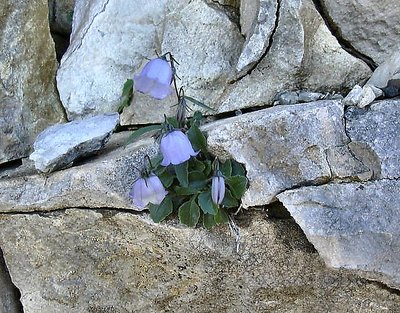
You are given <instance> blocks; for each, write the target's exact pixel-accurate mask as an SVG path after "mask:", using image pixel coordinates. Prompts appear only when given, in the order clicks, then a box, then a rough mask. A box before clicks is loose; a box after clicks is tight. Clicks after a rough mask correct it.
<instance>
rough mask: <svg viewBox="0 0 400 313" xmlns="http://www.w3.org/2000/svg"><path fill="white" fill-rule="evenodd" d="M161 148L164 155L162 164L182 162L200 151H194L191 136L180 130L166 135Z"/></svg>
mask: <svg viewBox="0 0 400 313" xmlns="http://www.w3.org/2000/svg"><path fill="white" fill-rule="evenodd" d="M160 149H161V153H162V155H163V160H162V162H161V165H162V166H167V165H169V164H173V165H177V164H181V163H183V162H185V161H187V160H189V159H190V157H191V156H196V155H197V154H198V153H199V152H194V150H193V147H192V144H191V143H190V141H189V138H188V137H187V136H186V135H185V134H184V133H182V132H181V131H180V130H173V131H171V132H169V133H167V134H166V135H164V137H162V139H161V143H160Z"/></svg>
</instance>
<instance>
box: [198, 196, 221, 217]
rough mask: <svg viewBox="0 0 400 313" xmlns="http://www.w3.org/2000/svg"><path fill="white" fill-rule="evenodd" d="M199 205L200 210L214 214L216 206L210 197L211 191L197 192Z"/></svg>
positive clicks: (216, 209) (216, 210)
mask: <svg viewBox="0 0 400 313" xmlns="http://www.w3.org/2000/svg"><path fill="white" fill-rule="evenodd" d="M198 199H199V205H200V208H201V210H202V211H203V212H204V213H205V214H206V213H208V214H211V215H215V214H217V212H218V206H217V205H216V204H215V203H214V202H213V201H212V199H211V192H210V191H204V192H202V193H201V194H199V198H198Z"/></svg>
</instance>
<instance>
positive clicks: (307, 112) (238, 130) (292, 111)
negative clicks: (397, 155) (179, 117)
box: [204, 100, 371, 207]
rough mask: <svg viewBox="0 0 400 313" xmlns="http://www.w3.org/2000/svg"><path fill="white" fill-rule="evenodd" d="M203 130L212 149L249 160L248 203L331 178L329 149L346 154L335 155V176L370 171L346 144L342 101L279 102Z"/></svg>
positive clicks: (258, 202)
mask: <svg viewBox="0 0 400 313" xmlns="http://www.w3.org/2000/svg"><path fill="white" fill-rule="evenodd" d="M204 129H205V130H206V131H207V133H208V144H209V148H210V151H211V152H212V153H214V154H215V155H217V156H219V157H221V158H223V157H225V158H230V157H232V158H234V159H235V160H237V161H238V162H240V163H243V164H244V165H245V167H246V170H247V177H248V179H249V182H250V186H249V189H248V190H247V192H246V194H245V195H244V197H243V199H242V200H243V206H244V207H250V206H256V205H264V204H267V203H270V202H272V201H274V200H275V196H276V195H277V194H278V193H280V192H282V191H283V190H286V189H290V188H293V187H295V186H299V185H303V184H311V183H321V182H326V181H328V180H330V179H331V178H332V172H331V171H332V169H331V168H330V163H329V160H328V159H327V151H329V153H331V155H333V156H335V155H336V156H337V155H340V156H341V157H340V158H338V157H331V158H330V161H331V162H332V163H334V164H333V166H334V169H337V168H341V170H337V173H339V174H337V173H335V175H340V176H341V177H354V176H357V177H360V178H362V177H365V175H371V174H370V170H369V169H368V168H367V167H365V166H362V164H361V163H360V162H359V161H358V160H355V159H354V156H353V155H352V153H351V152H350V151H349V150H348V149H343V146H346V145H347V143H348V142H349V140H348V138H347V136H346V134H345V132H344V125H343V106H342V104H341V102H340V101H333V100H332V101H319V102H313V103H307V104H301V105H291V106H276V107H273V108H270V109H264V110H260V111H257V112H253V113H248V114H243V115H241V116H237V117H233V118H229V119H225V120H221V121H218V122H216V123H213V124H209V125H206V126H205V128H204ZM333 151H338V152H337V153H336V154H335V153H333ZM343 163H344V164H348V167H347V168H346V167H344V166H342V165H341V164H343ZM352 164H354V166H352ZM361 166H362V168H363V169H365V173H364V172H363V171H362V170H361Z"/></svg>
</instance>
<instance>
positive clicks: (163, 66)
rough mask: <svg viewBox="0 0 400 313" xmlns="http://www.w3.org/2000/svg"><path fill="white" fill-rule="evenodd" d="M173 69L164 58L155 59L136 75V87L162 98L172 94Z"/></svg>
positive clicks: (154, 96) (140, 90)
mask: <svg viewBox="0 0 400 313" xmlns="http://www.w3.org/2000/svg"><path fill="white" fill-rule="evenodd" d="M172 76H173V73H172V69H171V66H170V65H169V63H168V62H167V61H166V60H164V59H160V58H157V59H153V60H151V61H149V62H148V63H147V64H146V65H145V66H144V68H143V70H142V72H141V73H140V74H138V75H135V76H134V78H133V80H134V81H135V89H136V90H137V91H139V92H141V93H144V94H148V95H150V96H152V97H153V98H155V99H158V100H161V99H164V98H165V97H167V96H168V95H170V94H171V92H172V88H171V82H172Z"/></svg>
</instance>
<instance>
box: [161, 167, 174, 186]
mask: <svg viewBox="0 0 400 313" xmlns="http://www.w3.org/2000/svg"><path fill="white" fill-rule="evenodd" d="M157 176H158V178H159V179H160V180H161V182H162V184H163V185H164V187H165V188H169V187H171V185H172V183H173V181H174V178H175V175H174V174H171V173H170V172H169V171H165V172H163V173H161V174H158V175H157Z"/></svg>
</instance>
